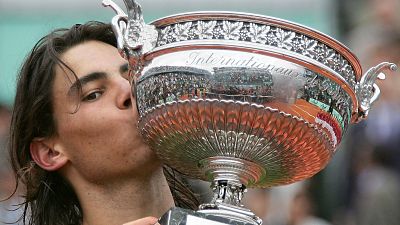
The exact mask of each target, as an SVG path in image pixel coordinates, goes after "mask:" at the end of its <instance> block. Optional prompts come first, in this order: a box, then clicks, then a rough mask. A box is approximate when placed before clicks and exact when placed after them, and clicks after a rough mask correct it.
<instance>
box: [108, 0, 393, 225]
mask: <svg viewBox="0 0 400 225" xmlns="http://www.w3.org/2000/svg"><path fill="white" fill-rule="evenodd" d="M124 2H125V5H126V8H127V10H128V14H127V15H126V14H125V13H124V11H123V10H121V9H120V8H119V7H118V6H117V5H115V3H113V2H112V1H108V0H104V1H103V4H104V5H105V6H111V8H113V9H114V11H115V12H116V13H117V15H116V16H115V17H114V18H113V19H112V26H113V29H114V32H115V34H116V37H117V41H118V49H119V51H120V54H121V55H122V57H124V58H126V59H127V60H128V61H129V65H130V67H131V69H132V73H131V77H130V79H131V82H132V92H133V93H134V95H135V96H136V97H137V107H138V110H139V115H140V119H139V129H140V132H141V134H142V135H143V137H144V139H145V140H146V141H147V143H148V144H149V145H150V146H151V148H152V149H153V150H154V151H155V152H156V153H157V154H158V156H159V157H160V158H161V159H162V160H163V161H164V162H165V163H166V164H168V165H169V166H171V167H173V168H175V169H176V170H178V171H180V172H182V173H184V174H186V175H188V176H190V177H192V178H198V179H202V180H205V181H210V182H211V187H212V189H213V191H214V197H213V200H212V201H211V202H210V203H208V204H202V205H200V206H199V210H198V211H196V212H194V211H190V210H185V209H181V208H172V209H171V210H170V211H168V212H167V213H166V214H165V215H164V216H163V217H162V218H161V219H160V223H161V224H170V225H178V224H179V225H181V224H188V225H189V224H211V225H212V224H215V225H217V224H237V225H244V224H246V225H260V224H261V223H262V221H261V220H260V219H259V218H258V217H257V216H256V215H254V213H252V212H251V211H250V210H248V209H246V208H245V207H244V206H243V205H242V204H241V200H242V197H243V194H244V192H245V190H246V188H266V187H271V186H277V185H284V184H289V183H293V182H296V181H300V180H304V179H306V178H309V177H311V176H313V175H314V174H316V173H317V172H319V171H320V170H321V169H323V168H324V167H325V166H326V165H327V163H328V162H329V160H330V159H331V157H332V156H333V155H334V153H335V150H336V149H337V146H338V145H339V143H340V142H341V139H342V137H343V135H344V133H345V132H346V130H347V128H348V126H349V124H351V123H356V122H358V121H360V120H362V119H364V118H366V117H367V115H368V111H369V110H370V107H371V104H372V103H373V102H374V101H375V100H376V99H377V98H378V96H379V94H380V90H379V87H378V86H377V85H376V84H375V81H376V79H378V78H379V79H384V78H385V75H384V74H383V73H381V72H382V71H383V70H385V69H391V70H396V65H395V64H393V63H388V62H383V63H380V64H379V65H377V66H375V67H372V68H371V69H369V70H368V71H367V72H366V73H365V74H364V75H363V74H362V71H361V66H360V63H359V61H358V59H357V58H356V56H354V54H353V53H351V52H350V50H349V49H348V48H347V47H345V46H344V45H342V44H341V43H339V42H338V41H336V40H334V39H332V38H331V37H329V36H327V35H324V34H322V33H320V32H317V31H315V30H312V29H310V28H307V27H304V26H302V25H299V24H295V23H292V22H288V21H284V20H281V19H277V18H272V17H266V16H260V15H252V14H244V13H234V12H194V13H186V14H179V15H173V16H169V17H165V18H162V19H159V20H156V21H154V22H152V23H151V24H149V25H148V24H145V23H144V21H143V17H142V12H141V8H140V6H139V5H138V4H137V3H136V2H135V1H134V0H125V1H124Z"/></svg>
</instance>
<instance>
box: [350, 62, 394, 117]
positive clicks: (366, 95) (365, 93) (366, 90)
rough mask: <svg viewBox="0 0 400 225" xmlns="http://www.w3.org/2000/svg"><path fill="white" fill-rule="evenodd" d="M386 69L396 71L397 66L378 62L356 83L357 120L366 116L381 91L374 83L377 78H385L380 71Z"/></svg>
mask: <svg viewBox="0 0 400 225" xmlns="http://www.w3.org/2000/svg"><path fill="white" fill-rule="evenodd" d="M386 69H390V70H392V71H396V70H397V66H396V64H394V63H389V62H382V63H379V64H378V65H376V66H374V67H372V68H370V69H369V70H368V71H367V72H366V73H365V74H364V75H363V76H362V77H361V79H360V82H359V83H358V84H357V86H356V93H357V98H358V102H359V103H360V107H359V113H358V118H357V121H360V120H361V119H365V118H367V116H368V113H369V110H370V109H371V105H372V104H373V103H374V102H375V101H376V100H377V99H378V97H379V95H380V93H381V91H380V89H379V87H378V85H377V84H375V81H376V80H377V79H380V80H384V79H385V77H386V76H385V74H384V73H383V72H382V71H383V70H386Z"/></svg>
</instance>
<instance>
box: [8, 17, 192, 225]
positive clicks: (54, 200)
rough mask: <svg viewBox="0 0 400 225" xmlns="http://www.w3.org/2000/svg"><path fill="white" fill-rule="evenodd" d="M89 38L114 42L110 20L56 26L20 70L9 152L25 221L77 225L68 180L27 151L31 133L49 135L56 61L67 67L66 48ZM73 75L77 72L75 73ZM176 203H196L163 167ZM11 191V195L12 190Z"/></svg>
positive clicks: (177, 176)
mask: <svg viewBox="0 0 400 225" xmlns="http://www.w3.org/2000/svg"><path fill="white" fill-rule="evenodd" d="M89 40H96V41H101V42H104V43H107V44H110V45H112V46H115V47H116V45H117V43H116V38H115V35H114V33H113V31H112V28H111V26H110V25H109V24H104V23H101V22H88V23H86V24H82V25H74V26H73V27H72V28H70V29H57V30H54V31H53V32H51V33H50V34H48V35H46V36H45V37H43V38H42V39H40V40H39V41H38V42H37V44H36V45H35V46H34V48H33V49H32V51H31V52H30V53H29V55H28V56H27V58H26V59H25V62H24V63H23V65H22V67H21V70H20V71H19V77H18V83H17V90H16V96H15V101H14V107H13V114H12V121H11V128H10V142H9V143H10V144H9V145H10V146H9V152H10V157H11V164H12V167H13V171H14V173H15V177H16V180H17V185H16V187H15V190H17V188H18V184H19V183H22V184H23V185H24V188H23V190H24V191H23V192H24V193H23V194H24V196H23V197H24V199H25V200H24V202H23V203H22V204H21V207H23V208H24V210H23V215H22V216H21V220H22V221H23V223H24V224H28V225H64V224H65V225H78V224H81V223H82V218H83V215H82V210H81V207H80V204H79V201H78V198H77V196H76V194H75V192H74V190H73V189H72V186H71V184H70V183H69V182H68V180H66V179H64V178H63V177H62V176H61V175H60V174H59V173H58V172H56V171H55V172H51V171H46V170H44V169H42V168H40V167H39V166H38V165H37V164H36V163H35V162H34V160H33V159H32V157H31V155H30V143H31V142H32V140H33V139H34V138H40V137H52V136H53V135H55V134H56V132H57V130H56V127H57V124H56V122H55V120H54V116H53V95H52V89H53V88H52V87H53V83H54V77H55V67H56V65H59V66H61V65H62V66H63V67H65V68H67V69H68V70H70V71H71V72H72V73H73V71H72V70H71V68H69V67H68V66H67V65H66V64H65V63H64V62H63V61H62V60H61V59H60V57H61V55H62V54H63V53H64V52H65V51H67V50H68V49H70V48H72V47H74V46H76V45H78V44H80V43H83V42H85V41H89ZM75 78H76V77H75ZM164 174H165V176H166V178H167V181H168V184H169V186H170V189H171V192H172V194H173V197H174V200H175V204H176V205H177V206H179V207H184V208H190V209H195V208H196V207H197V206H198V204H199V202H198V200H197V197H196V196H195V195H194V194H193V192H192V191H191V190H190V189H189V188H188V185H187V184H186V183H185V180H184V179H183V178H182V176H180V174H179V173H178V172H177V171H175V170H173V169H171V168H169V167H166V166H164ZM15 192H16V191H14V193H13V194H15Z"/></svg>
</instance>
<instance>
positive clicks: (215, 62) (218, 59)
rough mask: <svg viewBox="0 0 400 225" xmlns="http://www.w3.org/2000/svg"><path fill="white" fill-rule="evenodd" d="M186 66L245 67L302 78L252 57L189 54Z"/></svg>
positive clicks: (197, 52) (291, 71)
mask: <svg viewBox="0 0 400 225" xmlns="http://www.w3.org/2000/svg"><path fill="white" fill-rule="evenodd" d="M186 65H187V66H206V67H220V66H223V67H247V68H256V69H265V70H266V71H269V72H271V73H272V74H280V75H283V76H287V77H292V78H299V77H303V74H302V73H299V72H297V71H294V70H292V69H290V68H287V67H280V66H276V65H273V64H268V63H266V62H265V60H264V61H260V60H259V59H257V58H256V57H254V56H245V57H233V56H228V55H226V54H216V53H214V52H200V51H196V52H190V53H189V54H188V57H187V60H186Z"/></svg>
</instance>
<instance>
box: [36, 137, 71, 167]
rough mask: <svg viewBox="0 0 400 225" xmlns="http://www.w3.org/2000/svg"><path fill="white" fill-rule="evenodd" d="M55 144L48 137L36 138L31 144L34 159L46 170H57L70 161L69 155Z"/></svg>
mask: <svg viewBox="0 0 400 225" xmlns="http://www.w3.org/2000/svg"><path fill="white" fill-rule="evenodd" d="M53 146H54V145H53V144H52V142H51V140H49V139H46V138H37V139H34V140H33V141H32V142H31V144H30V152H31V156H32V159H33V160H34V161H35V162H36V164H37V165H38V166H40V167H41V168H43V169H44V170H48V171H55V170H58V169H60V168H61V167H63V166H64V165H65V164H66V163H67V162H68V158H67V156H66V155H65V154H63V152H62V151H58V150H56V149H54V147H53Z"/></svg>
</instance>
